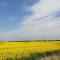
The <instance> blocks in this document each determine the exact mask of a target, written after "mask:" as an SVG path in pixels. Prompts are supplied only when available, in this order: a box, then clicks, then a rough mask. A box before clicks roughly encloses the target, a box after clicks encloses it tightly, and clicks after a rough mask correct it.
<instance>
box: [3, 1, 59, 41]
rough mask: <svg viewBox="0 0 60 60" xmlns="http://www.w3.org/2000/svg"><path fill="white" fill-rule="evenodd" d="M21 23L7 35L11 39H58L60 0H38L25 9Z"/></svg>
mask: <svg viewBox="0 0 60 60" xmlns="http://www.w3.org/2000/svg"><path fill="white" fill-rule="evenodd" d="M27 10H28V11H29V12H31V15H30V16H29V15H28V16H26V17H24V20H23V22H22V25H21V26H20V27H19V28H17V29H16V30H15V31H14V33H13V32H9V33H8V34H9V35H8V34H7V35H8V36H9V38H11V37H12V36H14V37H12V38H13V39H16V38H22V39H24V40H26V39H60V38H59V37H60V0H39V1H38V2H36V3H35V4H34V5H32V6H30V7H29V8H28V9H27ZM3 36H5V35H3Z"/></svg>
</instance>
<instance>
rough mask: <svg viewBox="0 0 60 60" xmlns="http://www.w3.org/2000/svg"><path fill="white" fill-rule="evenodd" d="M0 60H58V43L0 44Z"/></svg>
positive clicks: (59, 45) (59, 47) (59, 56)
mask: <svg viewBox="0 0 60 60" xmlns="http://www.w3.org/2000/svg"><path fill="white" fill-rule="evenodd" d="M0 60H60V41H41V42H0Z"/></svg>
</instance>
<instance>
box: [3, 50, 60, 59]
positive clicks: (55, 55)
mask: <svg viewBox="0 0 60 60" xmlns="http://www.w3.org/2000/svg"><path fill="white" fill-rule="evenodd" d="M2 60H60V50H56V51H46V52H42V53H37V52H34V53H30V56H18V55H17V54H16V56H15V57H11V56H8V57H6V59H4V58H2Z"/></svg>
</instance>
